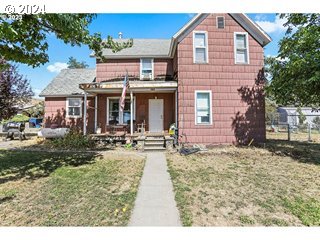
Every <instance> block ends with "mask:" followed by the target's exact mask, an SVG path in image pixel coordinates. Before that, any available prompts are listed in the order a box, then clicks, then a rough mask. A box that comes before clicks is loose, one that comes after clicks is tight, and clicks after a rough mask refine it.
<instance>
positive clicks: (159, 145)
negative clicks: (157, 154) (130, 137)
mask: <svg viewBox="0 0 320 240" xmlns="http://www.w3.org/2000/svg"><path fill="white" fill-rule="evenodd" d="M165 150H166V147H165V138H164V136H163V135H160V136H148V137H146V139H145V140H144V151H165Z"/></svg>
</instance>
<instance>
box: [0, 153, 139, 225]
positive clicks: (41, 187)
mask: <svg viewBox="0 0 320 240" xmlns="http://www.w3.org/2000/svg"><path fill="white" fill-rule="evenodd" d="M144 162H145V157H142V156H139V155H138V154H136V153H134V152H127V151H110V152H106V153H104V154H100V153H94V152H91V153H85V152H83V153H67V152H60V153H59V152H58V153H57V152H55V153H49V152H31V151H19V150H15V151H10V150H0V225H1V226H124V225H127V224H128V221H129V218H130V215H131V211H132V208H133V205H134V200H135V197H136V194H137V188H138V184H139V181H140V178H141V176H142V171H143V166H144Z"/></svg>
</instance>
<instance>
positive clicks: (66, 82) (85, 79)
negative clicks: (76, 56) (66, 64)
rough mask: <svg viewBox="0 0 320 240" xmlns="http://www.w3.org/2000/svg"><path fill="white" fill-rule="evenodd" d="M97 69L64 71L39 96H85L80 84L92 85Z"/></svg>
mask: <svg viewBox="0 0 320 240" xmlns="http://www.w3.org/2000/svg"><path fill="white" fill-rule="evenodd" d="M95 77H96V70H95V69H63V70H61V72H60V73H59V74H58V75H57V76H56V77H55V78H54V79H53V80H52V81H51V82H50V83H49V85H48V86H47V87H46V88H45V89H43V90H42V92H41V93H40V94H39V96H40V97H44V96H66V95H76V94H83V90H81V89H80V88H79V84H80V83H91V82H93V81H94V80H95Z"/></svg>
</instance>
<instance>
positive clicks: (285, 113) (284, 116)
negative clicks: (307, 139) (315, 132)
mask: <svg viewBox="0 0 320 240" xmlns="http://www.w3.org/2000/svg"><path fill="white" fill-rule="evenodd" d="M277 111H278V113H279V123H280V124H290V125H291V126H297V125H300V124H303V123H307V124H310V125H311V126H313V125H315V124H314V119H315V118H316V117H320V112H317V111H312V108H311V107H302V108H301V112H302V114H303V115H304V116H305V117H306V120H305V121H304V122H303V123H300V121H299V116H300V114H299V112H298V110H297V108H296V107H278V109H277Z"/></svg>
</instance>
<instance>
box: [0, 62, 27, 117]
mask: <svg viewBox="0 0 320 240" xmlns="http://www.w3.org/2000/svg"><path fill="white" fill-rule="evenodd" d="M0 64H5V62H4V61H3V60H0ZM8 66H9V67H7V68H5V69H4V70H2V71H1V72H0V120H2V119H5V120H6V119H9V118H10V117H12V116H13V115H15V114H16V111H17V109H16V106H17V105H21V104H24V103H27V102H28V101H30V99H31V97H32V96H33V92H32V90H31V87H30V84H29V81H28V80H27V79H26V78H25V77H24V76H22V75H20V74H19V73H18V70H17V66H15V65H8Z"/></svg>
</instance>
